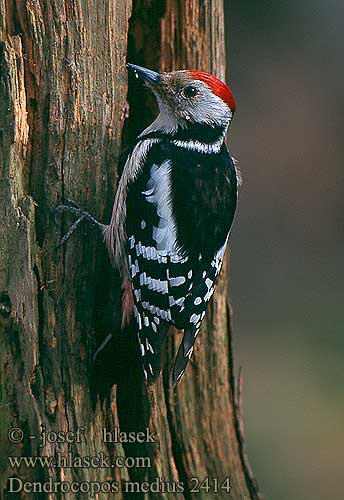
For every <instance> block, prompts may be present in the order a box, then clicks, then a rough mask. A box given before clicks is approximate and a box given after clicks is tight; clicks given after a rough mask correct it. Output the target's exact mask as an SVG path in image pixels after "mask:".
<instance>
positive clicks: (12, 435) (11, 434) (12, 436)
mask: <svg viewBox="0 0 344 500" xmlns="http://www.w3.org/2000/svg"><path fill="white" fill-rule="evenodd" d="M7 437H8V440H9V441H10V443H21V442H22V441H23V439H24V432H23V431H22V430H21V429H20V428H19V427H13V428H12V429H10V430H9V431H8V434H7Z"/></svg>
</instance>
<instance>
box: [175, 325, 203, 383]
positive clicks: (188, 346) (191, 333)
mask: <svg viewBox="0 0 344 500" xmlns="http://www.w3.org/2000/svg"><path fill="white" fill-rule="evenodd" d="M197 333H198V329H196V328H195V327H193V328H189V329H185V330H184V337H183V340H182V341H181V343H180V346H179V349H178V352H177V356H176V359H175V361H174V367H173V370H172V381H173V384H174V385H177V384H178V382H179V381H180V380H181V378H182V376H183V375H184V372H185V370H186V367H187V364H188V362H189V359H190V358H191V356H192V353H193V349H194V343H195V340H196V336H197Z"/></svg>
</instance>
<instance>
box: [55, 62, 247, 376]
mask: <svg viewBox="0 0 344 500" xmlns="http://www.w3.org/2000/svg"><path fill="white" fill-rule="evenodd" d="M127 66H128V68H129V70H131V71H133V72H134V74H135V75H136V76H137V77H138V78H139V79H141V80H143V82H144V83H145V84H146V86H148V87H149V88H150V89H151V90H152V91H153V93H154V95H155V97H156V99H157V102H158V105H159V111H160V112H159V115H158V116H157V118H156V119H155V120H154V121H153V123H152V124H151V125H149V127H147V128H146V129H145V130H144V131H143V132H142V133H141V134H140V135H139V136H138V138H137V140H136V143H135V146H134V148H133V150H132V152H131V153H130V154H129V156H128V159H127V161H126V164H125V167H124V170H123V174H122V177H121V179H120V182H119V186H118V190H117V193H116V197H115V201H114V207H113V212H112V218H111V222H110V224H109V225H103V224H99V223H98V222H97V221H96V220H95V219H94V218H93V217H92V216H90V215H89V214H87V212H84V211H82V210H81V209H79V208H78V207H77V205H75V204H74V203H73V202H71V203H69V206H65V205H63V206H60V207H58V210H60V211H62V210H64V209H66V210H70V211H72V212H74V213H75V214H76V215H78V216H79V219H78V220H77V221H76V223H74V224H73V226H72V228H71V230H70V231H69V232H68V233H67V235H66V236H67V237H69V236H70V234H71V233H72V232H73V231H74V229H75V228H76V227H77V225H78V223H79V221H81V220H83V219H85V218H86V219H88V220H90V221H91V222H93V223H96V224H98V225H99V226H100V227H101V230H102V232H103V234H104V239H105V243H106V245H107V248H108V250H109V252H110V255H111V257H112V260H113V263H114V265H115V266H116V267H117V268H118V269H119V271H120V274H121V276H122V279H123V288H124V293H123V299H122V326H124V325H125V324H126V323H129V319H130V317H131V315H132V314H134V315H135V319H136V321H135V323H136V330H137V335H138V342H139V348H140V352H141V355H142V356H141V359H142V366H143V373H144V376H145V379H146V380H148V381H150V382H152V381H154V380H155V379H156V378H157V376H158V375H159V372H160V369H161V351H162V347H163V345H164V341H165V339H166V337H167V332H168V330H169V328H170V327H171V326H174V327H176V328H177V329H179V330H184V336H183V340H182V341H181V344H180V346H179V350H178V353H177V356H176V359H175V363H174V368H173V372H172V379H173V382H174V383H175V384H176V383H178V382H179V380H180V379H181V377H182V376H183V374H184V372H185V369H186V366H187V363H188V360H189V359H190V358H191V355H192V352H193V349H194V343H195V340H196V337H197V335H198V332H199V330H200V327H201V324H202V320H203V318H204V316H205V314H206V308H207V305H208V303H209V300H210V298H211V296H212V295H213V293H214V287H215V284H216V280H217V276H218V274H219V272H220V269H221V266H222V261H223V257H224V253H225V249H226V244H227V241H228V237H229V233H230V229H231V226H232V222H233V218H234V213H235V209H236V204H237V187H238V176H237V172H236V168H235V164H234V160H233V159H232V158H231V156H230V154H229V152H228V149H227V147H226V144H225V135H226V133H227V129H228V127H229V125H230V123H231V120H232V117H233V113H234V111H235V102H234V98H233V95H232V93H231V91H230V90H229V88H228V87H227V86H226V85H225V84H224V83H223V82H222V81H221V80H219V79H218V78H216V77H215V76H213V75H210V74H209V73H205V72H203V71H198V70H183V71H174V72H171V73H156V72H154V71H151V70H149V69H146V68H142V67H140V66H136V65H133V64H128V65H127ZM64 239H66V238H64Z"/></svg>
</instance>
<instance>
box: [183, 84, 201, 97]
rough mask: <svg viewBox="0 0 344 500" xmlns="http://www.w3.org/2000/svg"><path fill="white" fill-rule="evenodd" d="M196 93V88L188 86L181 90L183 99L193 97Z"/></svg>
mask: <svg viewBox="0 0 344 500" xmlns="http://www.w3.org/2000/svg"><path fill="white" fill-rule="evenodd" d="M197 93H198V91H197V89H196V87H193V86H191V85H190V86H189V87H185V89H184V90H183V95H184V97H188V98H189V97H195V95H196V94H197Z"/></svg>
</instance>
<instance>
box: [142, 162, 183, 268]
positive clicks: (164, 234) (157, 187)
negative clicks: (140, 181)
mask: <svg viewBox="0 0 344 500" xmlns="http://www.w3.org/2000/svg"><path fill="white" fill-rule="evenodd" d="M171 166H172V165H171V161H170V160H166V161H164V162H163V163H162V164H161V165H155V164H154V165H152V167H151V169H150V179H149V181H148V184H147V190H146V191H143V194H144V195H145V197H146V200H147V201H148V202H149V203H153V204H154V205H155V207H156V212H157V215H158V217H159V225H158V227H153V239H154V241H155V242H156V251H157V254H158V255H160V256H166V255H173V257H174V260H175V261H176V262H179V261H180V260H183V257H182V256H181V255H180V256H179V255H178V254H179V252H178V245H177V232H176V226H175V221H174V217H173V211H172V200H171V192H172V185H171V184H172V182H171Z"/></svg>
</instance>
